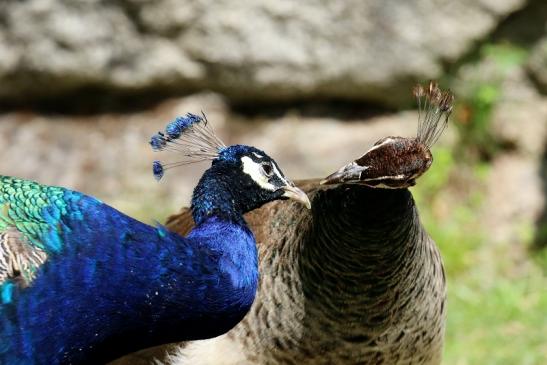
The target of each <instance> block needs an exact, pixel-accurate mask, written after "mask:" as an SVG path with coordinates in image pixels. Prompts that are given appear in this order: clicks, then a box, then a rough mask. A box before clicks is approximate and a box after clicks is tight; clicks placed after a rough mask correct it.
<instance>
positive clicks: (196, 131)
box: [150, 113, 226, 180]
mask: <svg viewBox="0 0 547 365" xmlns="http://www.w3.org/2000/svg"><path fill="white" fill-rule="evenodd" d="M150 145H151V146H152V149H153V150H154V151H172V152H176V153H177V155H178V156H182V157H183V159H182V160H179V161H176V162H170V163H163V162H161V161H158V160H156V161H154V163H153V165H152V172H153V173H154V177H155V178H156V179H157V180H160V179H161V178H162V177H163V174H164V172H165V170H168V169H170V168H173V167H177V166H182V165H187V164H191V163H195V162H200V161H205V160H214V159H215V158H217V157H218V154H219V152H220V151H222V150H223V149H224V148H226V145H224V143H222V141H221V140H220V139H219V138H218V137H217V136H216V135H215V133H214V132H213V129H212V128H211V126H210V124H209V121H208V120H207V117H206V116H205V114H203V113H202V115H201V116H199V115H195V114H191V113H188V114H186V115H185V116H184V117H177V118H176V119H175V120H173V121H172V122H170V123H169V124H167V126H166V127H165V132H158V133H156V134H154V135H153V136H152V138H150Z"/></svg>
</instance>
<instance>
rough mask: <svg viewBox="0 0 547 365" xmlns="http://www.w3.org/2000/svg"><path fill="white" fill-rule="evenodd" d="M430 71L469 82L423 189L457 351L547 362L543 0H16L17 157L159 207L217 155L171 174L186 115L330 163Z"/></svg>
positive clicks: (233, 137)
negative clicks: (167, 141)
mask: <svg viewBox="0 0 547 365" xmlns="http://www.w3.org/2000/svg"><path fill="white" fill-rule="evenodd" d="M429 79H437V80H439V81H440V84H441V86H442V87H444V88H451V89H452V90H453V91H454V93H455V94H456V99H457V105H456V107H455V109H454V112H453V114H452V118H451V122H450V125H449V128H448V129H447V131H446V133H445V134H444V136H443V137H442V138H441V140H440V141H439V143H438V145H437V146H436V147H435V148H434V151H433V153H434V157H435V162H434V164H433V167H432V168H431V170H430V171H429V172H428V173H427V174H426V175H425V176H424V177H422V178H421V179H420V180H419V181H418V184H417V186H416V187H414V188H413V189H412V190H413V193H414V196H415V198H416V200H417V201H418V206H419V209H420V213H421V216H422V220H423V221H424V223H425V225H426V226H427V228H428V230H429V232H430V233H431V235H432V236H433V237H434V239H435V240H436V241H437V243H438V245H439V246H440V249H441V251H442V255H443V258H444V261H445V266H446V270H447V275H448V281H449V311H448V329H447V342H446V346H445V359H444V364H458V365H463V364H547V207H546V203H545V201H546V198H545V197H546V193H547V2H545V1H543V0H461V1H457V2H456V1H450V0H406V1H402V0H400V1H395V0H384V1H362V0H344V1H336V2H334V1H330V2H327V1H309V0H303V1H298V2H297V1H288V0H260V1H255V2H252V3H247V2H239V1H236V0H222V1H211V0H191V1H190V0H189V1H176V0H111V1H104V0H77V1H75V0H26V1H20V0H2V1H1V2H0V107H1V110H2V111H1V113H0V156H2V158H1V159H0V173H1V174H5V175H14V176H19V177H23V178H27V179H36V180H38V181H40V182H42V183H46V184H54V185H62V186H66V187H70V188H73V189H77V190H80V191H83V192H85V193H88V194H92V195H95V196H97V197H99V198H100V199H102V200H103V201H105V202H107V203H109V204H111V205H114V206H115V207H117V208H118V209H120V210H122V211H124V212H126V213H128V214H130V215H133V216H136V217H138V218H140V219H142V220H144V221H147V222H154V221H160V222H161V221H163V220H164V219H165V217H167V216H168V215H169V214H171V213H174V212H176V211H177V210H178V209H180V207H182V206H186V205H188V203H189V198H190V194H191V192H192V188H193V186H195V184H196V183H197V179H198V178H199V176H200V175H201V173H202V172H203V170H204V169H205V168H206V165H203V164H202V165H191V166H186V167H183V168H179V169H175V170H170V171H169V172H168V174H166V176H165V177H164V179H163V180H162V181H161V182H160V183H156V181H155V180H154V179H153V177H152V174H151V162H152V160H153V159H155V158H158V156H157V155H154V154H153V153H152V151H151V150H150V148H149V146H148V143H147V142H148V138H149V137H150V136H151V135H152V134H153V133H155V132H156V131H158V130H161V129H163V127H164V125H165V124H166V123H167V122H168V121H169V120H171V119H172V118H174V117H175V116H177V115H180V114H184V113H186V112H194V113H199V112H200V111H202V110H203V111H204V112H205V113H207V116H208V119H209V120H210V121H211V122H212V123H213V125H214V128H215V129H216V130H217V132H218V134H219V135H220V136H221V137H222V138H223V139H224V141H225V142H226V143H245V144H251V145H255V146H257V147H260V148H262V149H264V150H265V151H267V152H268V153H269V154H270V155H271V156H273V157H274V158H275V159H276V160H277V161H278V162H279V164H280V166H281V167H282V168H283V170H284V172H285V173H286V174H287V175H288V176H290V177H292V178H294V179H298V178H310V177H323V176H325V175H327V174H328V173H331V172H333V171H334V170H336V169H338V168H339V167H340V166H342V165H343V164H345V163H347V162H349V161H350V160H353V159H355V158H356V157H358V156H360V155H361V154H362V153H364V152H365V151H366V150H367V149H368V148H369V147H370V145H371V143H373V142H374V141H375V140H377V139H378V138H380V137H384V136H388V135H400V136H412V135H414V134H415V133H416V125H417V113H416V110H415V105H414V103H413V100H412V97H411V88H412V86H413V85H414V84H415V83H416V82H427V81H428V80H429ZM161 157H162V158H163V157H165V156H161ZM169 157H171V158H172V159H176V156H167V157H166V158H165V159H166V160H169Z"/></svg>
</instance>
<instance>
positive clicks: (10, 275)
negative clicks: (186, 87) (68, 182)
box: [0, 176, 67, 284]
mask: <svg viewBox="0 0 547 365" xmlns="http://www.w3.org/2000/svg"><path fill="white" fill-rule="evenodd" d="M66 192H67V190H66V189H63V188H59V187H52V186H44V185H40V184H38V183H36V182H33V181H28V180H21V179H16V178H12V177H8V176H0V284H1V283H2V282H3V281H5V280H6V279H14V277H15V276H20V278H22V279H23V282H24V283H25V284H28V282H30V280H32V277H33V276H34V271H35V270H36V268H37V267H38V266H39V265H40V264H41V263H43V262H44V261H45V260H46V258H47V254H48V253H50V252H52V251H57V250H58V249H60V246H59V242H58V241H56V240H55V239H51V237H55V236H57V233H56V232H52V231H55V230H58V229H60V227H59V226H58V224H56V222H58V219H59V218H60V217H61V216H62V215H64V214H66V213H67V203H66V201H65V200H64V198H65V194H66ZM52 233H54V234H53V235H52Z"/></svg>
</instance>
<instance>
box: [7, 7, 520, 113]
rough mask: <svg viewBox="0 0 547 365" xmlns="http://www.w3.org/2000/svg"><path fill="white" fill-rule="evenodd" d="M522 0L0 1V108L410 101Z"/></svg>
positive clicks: (393, 102) (397, 103) (396, 102)
mask: <svg viewBox="0 0 547 365" xmlns="http://www.w3.org/2000/svg"><path fill="white" fill-rule="evenodd" d="M525 2H526V1H525V0H461V1H452V0H439V1H433V0H407V1H396V0H384V1H362V0H345V1H332V2H317V1H311V0H303V1H298V2H297V1H289V0H261V1H254V2H240V1H236V0H222V1H211V0H191V1H177V0H112V1H101V0H78V1H74V0H27V1H18V0H3V1H2V2H1V4H0V98H2V99H4V100H17V99H19V100H32V99H33V98H48V97H56V96H61V97H66V96H67V95H69V93H71V92H74V91H77V90H82V89H86V88H97V89H99V90H105V91H107V92H115V93H122V94H123V93H130V92H142V91H144V92H146V91H151V90H167V91H168V92H188V91H194V90H198V89H212V90H215V91H217V92H221V93H223V94H224V95H226V96H227V97H228V98H229V99H231V100H235V101H245V102H250V101H256V100H260V101H277V100H294V99H300V98H309V97H314V98H322V97H324V98H342V99H349V100H369V101H374V102H380V103H384V104H387V105H401V104H402V103H406V102H408V101H410V95H408V90H409V87H410V86H411V85H412V84H413V83H414V82H415V81H416V80H423V79H428V78H436V77H438V76H439V75H440V74H441V72H442V64H443V63H444V62H452V61H455V60H458V59H459V58H460V57H461V56H462V55H464V54H465V53H466V52H468V51H469V50H470V48H471V47H472V45H473V43H474V42H476V41H478V40H480V39H482V38H483V37H485V35H487V34H488V33H489V32H490V31H491V30H492V29H494V27H496V25H497V24H498V22H499V21H500V20H501V19H503V18H504V17H506V16H507V15H508V14H509V13H511V12H513V11H515V10H517V9H519V8H521V7H522V6H524V4H525Z"/></svg>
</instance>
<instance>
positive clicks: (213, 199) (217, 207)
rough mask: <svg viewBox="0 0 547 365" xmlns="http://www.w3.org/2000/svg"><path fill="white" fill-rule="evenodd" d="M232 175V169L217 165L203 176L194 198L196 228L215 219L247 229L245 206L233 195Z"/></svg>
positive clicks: (195, 190) (193, 209) (193, 211)
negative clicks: (244, 215)
mask: <svg viewBox="0 0 547 365" xmlns="http://www.w3.org/2000/svg"><path fill="white" fill-rule="evenodd" d="M232 175H233V173H232V172H231V171H230V169H225V168H222V167H219V166H215V165H213V166H212V167H211V168H210V169H209V170H207V171H206V172H205V173H204V174H203V176H202V178H201V180H200V181H199V183H198V185H197V186H196V187H195V189H194V193H193V196H192V216H193V218H194V222H195V223H196V226H199V225H201V224H203V223H205V222H206V221H207V220H209V219H211V218H213V217H214V218H218V219H221V220H224V221H228V222H232V223H235V224H238V225H242V226H245V227H246V223H245V220H244V219H243V213H244V212H245V211H244V208H243V204H242V202H239V201H240V200H241V199H235V197H234V194H233V190H234V189H233V187H232V186H231V185H232V184H233V181H234V177H233V176H232Z"/></svg>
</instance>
